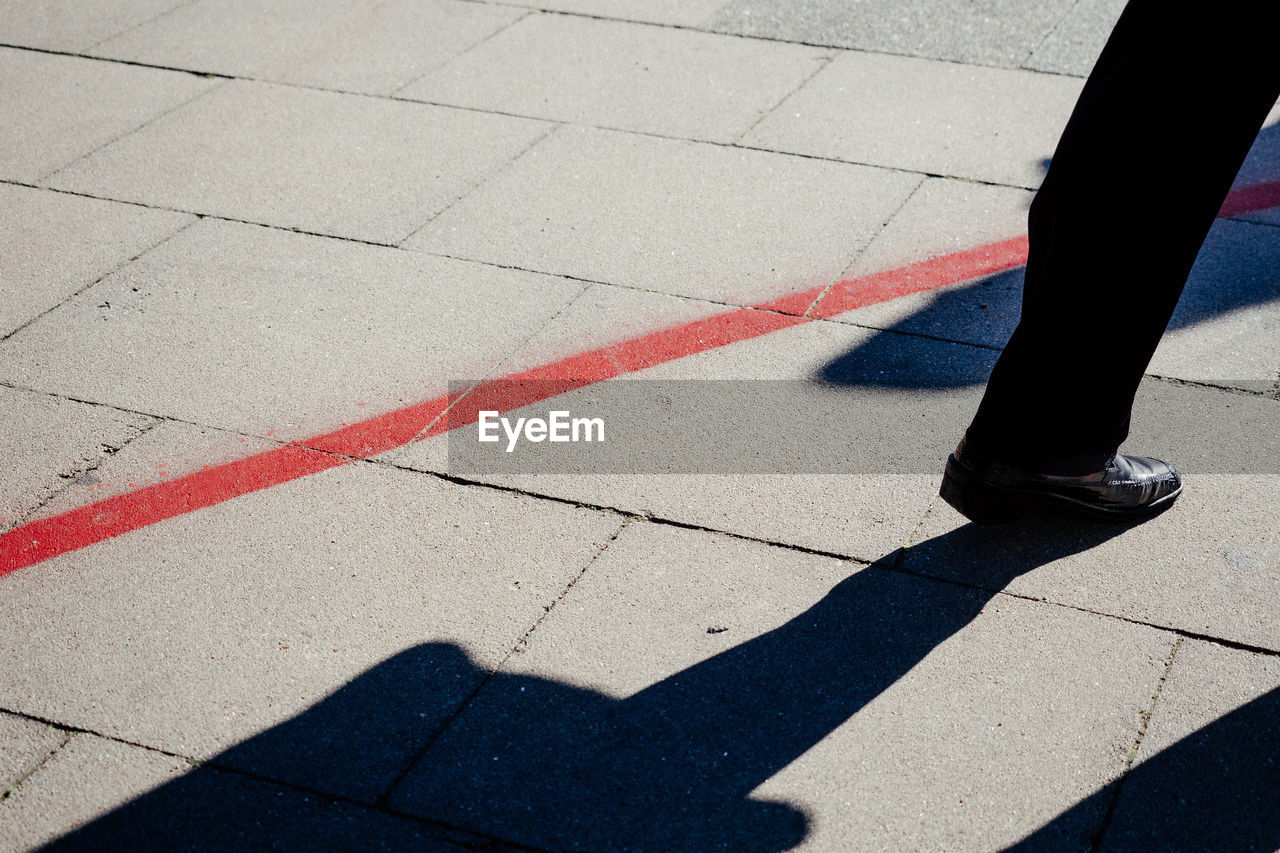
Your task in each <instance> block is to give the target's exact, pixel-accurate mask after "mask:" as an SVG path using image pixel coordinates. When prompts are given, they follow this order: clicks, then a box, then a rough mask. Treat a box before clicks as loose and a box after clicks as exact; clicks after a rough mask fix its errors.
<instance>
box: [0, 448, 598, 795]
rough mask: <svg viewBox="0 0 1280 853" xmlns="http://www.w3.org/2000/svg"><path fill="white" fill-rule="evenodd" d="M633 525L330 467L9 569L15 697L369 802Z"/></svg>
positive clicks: (65, 718) (7, 653) (4, 690)
mask: <svg viewBox="0 0 1280 853" xmlns="http://www.w3.org/2000/svg"><path fill="white" fill-rule="evenodd" d="M125 452H127V450H126V451H125ZM617 527H618V519H617V518H616V517H614V516H612V515H609V514H607V513H599V512H591V511H587V510H580V509H575V508H572V507H569V506H565V505H564V504H559V503H552V502H545V501H538V500H535V499H532V498H525V497H520V496H517V495H511V494H507V493H501V492H495V491H492V490H485V489H474V488H466V487H462V486H455V485H451V484H448V483H442V482H440V481H438V480H436V479H435V478H432V477H429V476H426V475H422V474H415V473H410V472H405V471H396V470H391V469H387V468H385V467H382V466H377V465H373V464H370V463H356V464H352V465H349V466H346V467H342V468H338V469H335V470H331V471H328V472H326V473H324V474H320V475H317V476H313V477H311V478H308V479H306V480H302V481H294V482H292V483H289V484H286V485H283V486H277V487H275V488H273V489H271V490H269V491H266V492H259V493H256V494H253V495H249V496H246V497H242V498H240V499H239V500H236V501H232V502H229V503H225V504H221V505H219V506H217V507H214V508H211V509H206V510H202V511H201V512H199V513H195V514H192V515H187V516H183V517H182V518H181V519H180V520H177V519H175V520H170V521H168V522H166V523H165V524H163V525H160V526H154V527H149V528H144V529H142V530H139V531H136V532H134V533H131V534H129V535H127V536H122V537H119V538H117V539H114V540H112V541H110V542H106V543H102V544H100V545H97V546H95V547H93V548H90V549H87V550H84V551H81V552H78V553H76V554H75V555H69V556H67V557H63V558H59V559H57V560H55V561H53V562H51V563H48V564H46V565H43V566H41V567H40V570H39V571H34V572H33V571H26V572H19V573H17V574H14V575H10V576H8V577H5V578H3V579H2V582H3V586H4V595H3V598H2V603H0V610H3V613H4V615H3V619H4V622H5V624H6V625H9V626H10V630H9V631H7V632H6V633H5V635H4V639H0V707H4V708H9V709H13V710H16V711H23V712H26V713H30V714H33V715H36V716H40V717H42V718H44V719H51V720H56V721H59V722H62V723H65V724H68V725H73V726H77V727H81V728H87V729H90V730H93V731H97V732H100V733H102V734H105V735H110V736H113V737H118V738H122V739H125V740H128V741H131V742H134V743H141V744H146V745H148V746H152V747H158V748H161V749H165V750H167V751H171V752H175V753H179V754H182V755H186V756H190V757H193V758H198V759H207V758H210V757H211V756H213V755H215V754H217V753H220V752H223V751H224V750H226V749H228V748H229V747H233V746H235V747H236V749H235V750H234V751H233V752H231V753H228V754H227V755H224V756H222V757H221V758H220V759H219V760H220V761H221V762H222V763H223V764H225V765H230V766H235V767H239V768H241V769H244V770H248V771H250V772H252V773H254V774H256V775H259V776H264V777H269V778H274V779H279V780H284V781H288V782H291V783H293V784H295V785H301V786H303V787H306V788H310V789H313V790H322V791H327V792H329V793H333V794H339V795H343V796H347V797H352V798H355V799H359V800H362V801H366V802H372V801H373V800H375V799H376V798H377V797H378V796H379V795H380V794H381V793H382V792H383V791H384V790H385V789H386V788H387V787H389V786H390V785H391V783H392V782H393V781H394V780H395V779H396V778H397V777H398V776H399V774H400V773H401V772H402V771H403V770H404V769H405V768H407V766H408V763H409V762H411V761H412V760H413V758H414V757H415V756H416V754H417V752H418V750H420V749H421V748H422V747H423V746H424V745H425V744H426V743H427V742H428V740H429V739H430V737H431V736H432V734H433V733H434V732H435V730H436V729H438V727H439V726H440V725H441V723H442V722H443V721H444V720H445V719H447V718H448V716H449V715H450V714H451V713H452V712H453V711H454V709H455V708H456V707H457V705H458V703H460V702H461V701H462V700H463V699H464V698H465V697H466V696H467V695H468V694H469V693H470V692H471V691H472V690H473V689H475V687H476V686H477V685H478V684H479V683H480V681H481V680H482V679H483V677H484V674H485V671H486V670H487V669H489V668H492V667H494V666H496V665H497V664H498V663H500V662H501V661H502V660H503V658H504V657H505V656H506V655H507V654H508V653H509V651H510V649H511V648H512V647H513V646H514V645H515V644H516V642H517V641H518V640H519V639H520V638H521V637H522V636H523V635H524V633H525V632H526V631H528V630H529V629H530V627H532V625H533V623H534V621H535V620H536V619H537V617H539V616H540V615H542V614H543V613H544V607H545V606H546V605H548V604H550V603H551V602H553V601H554V600H555V599H556V598H558V597H559V595H560V594H561V593H562V591H563V590H564V588H565V587H566V586H567V585H568V584H569V583H570V582H571V581H572V580H573V579H574V577H576V576H577V574H578V573H579V572H580V571H581V570H582V569H583V568H584V567H585V566H586V565H587V564H588V563H589V562H590V560H591V559H592V558H593V557H594V556H595V554H596V553H597V551H598V550H599V548H600V547H601V546H602V545H603V544H604V543H605V542H606V541H607V539H608V538H609V536H610V535H611V534H612V533H613V531H614V530H615V529H616V528H617ZM405 530H414V531H415V533H414V535H413V536H411V537H407V538H406V537H404V536H403V535H402V534H403V532H404V531H405ZM547 530H555V531H556V537H555V539H554V541H549V540H548V539H547V538H546V537H545V536H543V533H544V531H547ZM70 626H75V629H74V630H71V628H70ZM472 660H474V661H475V663H474V664H472V663H470V661H472ZM379 666H380V667H381V668H380V669H379V673H381V676H380V678H382V679H384V680H383V681H381V682H379V679H373V680H368V679H366V680H363V681H355V683H353V684H348V682H352V681H353V679H357V678H358V677H359V676H360V675H361V674H362V673H365V672H367V671H368V670H370V669H371V668H374V667H379ZM385 679H390V681H391V682H392V683H393V684H394V683H402V684H404V685H406V686H408V685H413V686H414V687H413V689H412V690H410V689H407V688H406V689H403V690H397V689H396V688H395V687H393V686H391V685H390V684H388V683H387V682H386V680H385ZM344 685H346V687H344ZM419 685H420V689H419ZM340 688H342V689H341V690H339V689H340ZM334 691H339V692H338V693H337V694H335V693H334ZM325 699H330V700H331V701H328V702H327V703H326V704H324V705H323V706H321V707H318V708H314V709H313V706H316V705H317V703H319V702H321V700H325ZM309 709H310V710H309ZM299 715H300V716H299ZM273 727H274V728H273ZM268 729H271V733H270V735H269V736H264V737H261V738H257V739H254V740H252V741H249V742H248V743H244V741H245V740H246V739H247V738H251V737H253V736H254V735H258V734H260V733H262V732H264V731H265V730H268ZM237 745H238V746H237Z"/></svg>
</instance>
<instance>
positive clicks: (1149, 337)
mask: <svg viewBox="0 0 1280 853" xmlns="http://www.w3.org/2000/svg"><path fill="white" fill-rule="evenodd" d="M1278 23H1280V2H1274V0H1217V2H1214V3H1208V4H1200V3H1196V4H1192V3H1187V2H1170V0H1131V2H1130V3H1129V5H1128V7H1127V8H1126V9H1125V11H1124V14H1123V15H1122V16H1121V18H1120V21H1119V22H1118V24H1117V25H1116V28H1115V30H1114V32H1113V33H1112V35H1111V38H1110V40H1109V41H1108V43H1107V46H1106V49H1105V50H1104V51H1103V53H1102V55H1101V57H1100V58H1099V60H1098V63H1097V65H1096V66H1095V67H1094V70H1093V72H1092V74H1091V75H1090V77H1089V80H1088V82H1087V83H1086V85H1085V87H1084V90H1083V92H1082V93H1081V96H1080V100H1079V102H1078V103H1077V105H1076V108H1075V111H1074V112H1073V114H1072V116H1071V119H1070V121H1069V122H1068V124H1067V127H1066V130H1065V131H1064V133H1063V135H1062V139H1061V141H1060V142H1059V144H1058V149H1057V152H1056V153H1055V154H1054V157H1053V160H1052V161H1051V164H1050V167H1049V171H1048V174H1047V176H1046V178H1045V181H1044V184H1043V186H1042V187H1041V189H1040V191H1039V193H1038V194H1037V196H1036V198H1035V201H1034V203H1033V204H1032V207H1031V215H1030V245H1031V248H1030V257H1029V260H1028V264H1027V273H1026V285H1025V291H1024V296H1023V307H1022V318H1021V322H1020V323H1019V325H1018V328H1017V330H1016V331H1015V332H1014V334H1013V337H1012V339H1011V340H1010V341H1009V344H1008V346H1007V347H1006V348H1005V350H1004V352H1003V354H1002V355H1001V357H1000V359H999V361H998V363H997V364H996V367H995V369H994V371H993V372H992V375H991V379H990V382H989V384H988V386H987V391H986V394H985V396H984V398H983V401H982V404H981V406H980V407H979V409H978V412H977V415H976V416H975V418H974V421H973V424H972V426H970V428H969V431H968V432H967V434H966V443H967V444H969V445H970V446H971V447H972V448H973V449H974V450H975V451H977V452H980V453H981V454H982V455H984V456H986V457H990V458H995V459H998V460H1000V461H1001V462H1003V463H1007V464H1010V465H1015V466H1019V467H1022V468H1025V469H1029V470H1032V471H1039V472H1045V473H1059V474H1084V473H1087V472H1091V471H1097V470H1099V469H1101V467H1102V465H1103V463H1104V462H1105V461H1106V459H1107V458H1108V457H1109V456H1110V454H1111V453H1113V452H1114V451H1115V450H1116V449H1117V448H1118V446H1119V445H1120V443H1121V442H1122V441H1123V440H1124V438H1125V436H1126V435H1127V432H1128V421H1129V411H1130V408H1131V407H1132V405H1133V398H1134V394H1135V392H1136V390H1137V387H1138V383H1139V381H1140V380H1141V377H1142V374H1143V372H1144V370H1145V368H1146V365H1147V363H1148V362H1149V361H1150V359H1151V356H1152V354H1153V353H1154V351H1155V347H1156V344H1157V343H1158V342H1159V340H1160V336H1161V334H1162V332H1163V331H1164V328H1165V326H1166V325H1167V324H1168V322H1169V318H1170V315H1171V314H1172V312H1173V309H1174V306H1175V304H1176V302H1177V300H1178V296H1179V295H1180V293H1181V291H1182V287H1183V284H1184V283H1185V281H1186V278H1187V275H1188V273H1189V272H1190V270H1191V266H1192V263H1193V262H1194V261H1195V257H1196V254H1197V253H1198V251H1199V249H1200V245H1201V244H1202V242H1203V241H1204V238H1205V236H1206V235H1207V233H1208V230H1209V227H1210V226H1211V225H1212V223H1213V220H1214V218H1215V216H1216V214H1217V211H1218V208H1219V207H1220V206H1221V205H1222V202H1223V200H1224V198H1225V196H1226V194H1227V191H1228V190H1229V189H1230V186H1231V182H1232V180H1233V178H1234V176H1235V174H1236V172H1237V171H1238V170H1239V167H1240V165H1241V163H1242V161H1243V159H1244V157H1245V154H1246V153H1247V152H1248V149H1249V146H1250V144H1251V142H1252V140H1253V139H1254V137H1255V136H1256V135H1257V132H1258V130H1259V128H1260V127H1261V125H1262V122H1263V121H1264V119H1265V117H1266V114H1267V112H1268V111H1269V109H1270V108H1271V106H1272V104H1273V103H1274V102H1275V101H1276V98H1277V96H1280V62H1277V60H1276V43H1275V38H1276V33H1277V31H1278V30H1277V24H1278Z"/></svg>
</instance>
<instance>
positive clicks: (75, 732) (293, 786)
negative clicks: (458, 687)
mask: <svg viewBox="0 0 1280 853" xmlns="http://www.w3.org/2000/svg"><path fill="white" fill-rule="evenodd" d="M0 713H6V714H9V715H10V716H14V717H18V718H20V719H24V720H29V721H31V722H34V723H41V724H43V725H46V726H49V727H50V728H53V729H57V730H58V731H60V732H62V733H63V734H64V735H65V737H66V739H65V740H64V741H63V743H62V744H60V745H59V746H58V747H56V748H55V749H54V750H53V751H52V752H50V754H49V755H48V756H46V757H45V758H44V759H43V760H42V761H41V762H40V764H39V766H41V767H42V766H44V764H45V763H46V762H47V761H48V760H49V759H50V758H52V757H53V756H54V755H55V754H56V753H58V752H61V751H62V750H63V749H64V748H65V747H66V746H67V744H69V743H70V742H71V741H72V740H73V739H74V738H75V737H77V736H79V735H89V736H91V737H96V738H99V739H101V740H105V741H110V742H112V743H118V744H120V745H122V746H127V747H130V748H133V749H141V750H144V751H146V752H150V753H154V754H156V755H163V756H165V757H167V758H173V759H177V760H178V761H182V762H185V763H186V764H189V765H190V766H191V768H192V770H196V771H198V770H200V769H201V768H209V769H212V770H214V771H217V772H219V773H226V774H228V775H232V776H239V777H241V778H243V779H251V780H254V781H257V782H264V783H266V784H269V785H273V786H275V787H277V788H284V789H287V790H290V791H294V792H296V793H300V794H307V795H311V796H315V797H319V798H321V799H324V800H328V801H329V802H334V803H345V804H347V805H350V806H354V807H355V808H358V809H360V810H362V811H366V812H375V813H378V814H386V815H391V816H393V817H397V818H403V819H405V820H409V821H412V822H414V823H417V824H419V825H421V826H425V827H430V828H432V829H436V830H446V831H448V832H454V833H458V834H460V835H465V836H469V837H471V838H476V839H482V840H485V841H490V842H494V841H496V842H499V843H501V844H504V845H507V846H510V847H513V848H516V849H519V850H528V851H532V853H542V851H541V849H540V848H536V847H529V846H528V845H524V844H520V843H518V842H513V841H508V840H506V839H503V838H500V837H499V836H496V835H485V834H482V833H477V832H475V831H473V830H469V829H462V828H461V827H456V826H453V825H452V824H449V823H446V822H443V821H438V820H431V819H428V818H424V817H419V816H417V815H414V814H409V813H407V812H400V811H397V810H395V809H391V808H384V807H381V806H378V805H376V804H370V803H366V802H362V801H360V800H354V799H351V798H349V797H346V796H344V795H342V794H334V793H331V792H329V791H325V790H324V789H322V788H312V787H309V786H307V785H301V784H298V783H296V782H289V781H286V780H283V779H276V778H274V777H271V776H265V775H263V774H261V773H255V772H252V771H249V770H244V769H242V768H240V767H235V766H231V765H224V764H220V763H218V761H217V760H216V759H217V757H218V756H216V755H215V756H214V757H213V758H211V759H209V760H207V761H205V760H201V759H198V758H192V757H191V756H189V755H183V754H182V753H180V752H173V751H172V750H168V749H163V748H161V747H158V746H149V745H147V744H145V743H139V742H137V741H131V740H128V739H127V738H122V737H117V736H115V735H109V734H105V733H104V732H100V731H97V730H95V729H87V728H83V727H81V726H74V725H69V724H66V723H59V722H57V721H55V720H50V719H46V718H44V717H40V716H38V715H36V714H28V713H26V712H23V711H14V710H10V709H8V708H0ZM35 769H39V768H38V767H37V768H34V769H33V770H32V771H31V772H30V773H27V774H25V775H24V776H23V778H22V780H21V781H24V782H25V781H26V780H27V779H29V778H31V776H32V775H33V774H34V772H35ZM188 772H190V771H188ZM17 789H18V783H15V784H13V785H11V786H10V787H9V788H8V789H6V790H5V791H4V792H3V793H2V794H0V802H3V801H4V799H5V798H6V797H8V796H9V795H10V794H12V793H14V792H15V791H17Z"/></svg>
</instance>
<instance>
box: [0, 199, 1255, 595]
mask: <svg viewBox="0 0 1280 853" xmlns="http://www.w3.org/2000/svg"><path fill="white" fill-rule="evenodd" d="M1277 206H1280V181H1276V182H1273V183H1269V184H1263V185H1260V186H1254V187H1248V188H1245V189H1241V190H1235V191H1233V192H1232V193H1231V195H1230V196H1229V197H1228V198H1227V202H1226V203H1225V204H1224V205H1223V207H1222V212H1221V213H1220V214H1219V215H1220V216H1238V215H1240V214H1241V213H1250V212H1254V211H1258V210H1265V209H1268V208H1272V207H1277ZM1026 252H1027V239H1026V237H1017V238H1014V239H1012V240H1003V241H1000V242H996V243H990V244H988V245H985V246H979V247H977V248H975V249H969V250H966V251H963V252H956V253H954V254H951V255H946V256H944V257H940V258H934V259H932V260H928V261H922V262H920V263H915V264H908V265H907V266H903V267H898V268H897V269H893V270H888V271H885V272H879V273H874V274H872V275H867V276H861V277H859V278H855V279H851V280H847V281H841V282H838V283H837V284H835V285H833V286H831V287H830V288H825V287H817V288H811V289H809V290H805V291H801V292H799V293H794V294H790V295H788V296H784V297H782V298H780V299H774V300H771V301H769V302H764V303H761V304H759V305H755V306H751V307H749V308H739V309H736V310H733V311H728V312H726V313H724V314H717V315H715V316H712V317H707V318H705V319H702V320H695V321H693V322H691V323H685V324H683V325H680V326H675V327H673V328H669V329H662V330H660V331H656V332H649V333H647V334H644V335H640V336H638V337H635V338H631V339H629V340H625V341H622V342H621V343H617V344H612V345H610V346H605V347H600V348H598V349H594V350H589V351H587V352H583V353H579V354H578V355H573V356H569V357H567V358H563V359H560V360H558V361H554V362H551V363H548V364H544V365H540V366H538V367H534V368H531V369H529V370H524V371H521V372H519V373H515V374H511V375H509V376H505V377H502V378H501V379H496V380H489V381H486V382H482V383H480V384H479V385H478V386H476V387H475V388H474V389H472V390H471V391H470V392H469V393H466V394H461V395H460V394H452V395H443V396H440V397H436V398H434V399H431V400H427V401H425V402H422V403H418V404H416V405H413V406H409V407H406V408H403V409H397V410H396V411H393V412H388V413H386V414H383V415H378V416H376V417H372V418H369V419H367V420H364V421H361V422H359V423H356V424H352V425H350V426H346V427H343V428H341V429H338V430H334V431H333V432H328V433H325V434H323V435H319V436H315V437H313V438H310V439H308V440H306V441H302V442H297V443H295V444H291V445H287V446H284V447H278V448H275V449H272V450H267V451H264V452H262V453H258V454H255V455H253V456H249V457H247V458H245V459H240V460H237V461H235V462H228V463H226V464H223V465H215V466H210V467H207V468H205V469H203V470H201V471H196V472H193V473H191V474H188V475H186V476H184V477H179V478H177V479H175V480H169V481H166V482H163V483H156V484H154V485H150V486H145V487H143V488H140V489H137V490H135V491H132V492H128V493H126V494H121V495H116V496H115V497H111V498H106V499H104V500H101V501H97V502H96V503H92V504H89V505H87V506H83V507H79V508H77V509H73V510H69V511H67V512H64V513H61V514H59V515H55V516H51V517H49V518H42V519H37V520H35V521H31V522H28V523H27V524H24V525H22V526H20V527H16V528H14V529H13V530H10V531H9V532H7V533H4V534H2V535H0V576H3V575H5V574H8V573H10V572H15V571H17V570H19V569H22V568H26V567H27V566H31V565H34V564H36V563H39V562H42V561H44V560H48V559H50V558H51V557H56V556H58V555H60V554H66V553H69V552H71V551H75V550H78V549H80V548H84V547H87V546H89V545H92V544H95V543H97V542H102V541H104V540H107V539H111V538H114V537H116V536H119V535H121V534H122V533H128V532H130V531H133V530H137V529H139V528H142V527H146V526H148V525H151V524H155V523H156V522H159V521H164V520H165V519H169V518H173V517H175V516H179V515H184V514H186V513H188V512H192V511H193V510H197V509H202V508H204V507H209V506H214V505H215V504H219V503H222V502H223V501H228V500H231V499H232V498H235V497H240V496H242V495H247V494H250V493H252V492H256V491H260V490H262V489H266V488H269V487H271V486H277V485H280V484H282V483H287V482H289V481H291V480H296V479H299V478H301V477H305V476H307V475H309V474H316V473H319V472H321V471H325V470H328V469H329V468H334V467H337V466H339V465H343V464H346V463H347V462H350V461H352V460H354V459H368V458H370V457H373V456H376V455H378V454H380V453H385V452H387V451H389V450H393V449H395V448H397V447H402V446H404V445H406V444H408V443H410V442H411V441H413V440H414V439H416V438H418V437H419V436H422V437H429V436H433V435H439V434H441V433H444V432H447V431H448V430H451V429H456V428H458V427H461V426H465V425H467V424H471V423H475V422H476V420H477V419H478V417H479V412H480V411H481V410H486V409H493V410H498V411H510V410H512V409H516V408H519V407H521V406H525V405H529V404H531V403H535V402H539V401H541V400H545V399H548V398H551V397H554V396H557V395H559V394H563V393H565V392H567V391H571V390H573V389H575V388H581V387H583V386H586V385H590V384H593V383H595V382H601V381H604V380H607V379H613V378H615V377H618V376H622V375H625V374H628V373H634V372H636V371H639V370H644V369H645V368H649V367H654V366H656V365H659V364H664V363H666V362H669V361H674V360H675V359H678V358H683V357H684V356H687V355H693V354H695V353H699V352H705V351H707V350H712V349H717V348H719V347H723V346H727V345H729V344H732V343H738V342H740V341H746V340H750V339H751V338H756V337H759V336H761V335H767V334H769V333H771V332H776V331H778V330H780V329H786V328H790V327H792V326H796V325H799V324H801V323H807V322H810V321H812V320H814V319H821V318H828V317H834V316H836V315H838V314H843V313H845V312H847V311H852V310H854V309H855V308H861V307H864V306H867V305H873V304H876V303H879V302H885V301H888V300H891V299H897V298H899V297H902V296H906V295H908V294H911V293H921V292H925V291H929V290H936V289H938V288H940V287H945V286H947V285H951V284H958V283H960V282H963V281H968V280H970V279H974V278H979V277H981V276H984V275H991V274H993V273H997V272H1001V271H1003V270H1007V269H1011V268H1013V267H1017V266H1021V265H1022V264H1023V263H1025V262H1026ZM424 431H425V432H424Z"/></svg>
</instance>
